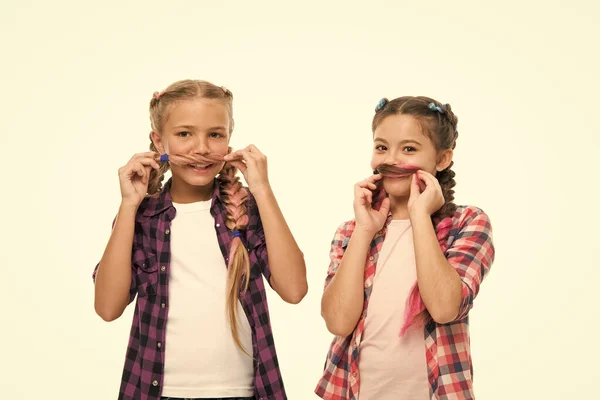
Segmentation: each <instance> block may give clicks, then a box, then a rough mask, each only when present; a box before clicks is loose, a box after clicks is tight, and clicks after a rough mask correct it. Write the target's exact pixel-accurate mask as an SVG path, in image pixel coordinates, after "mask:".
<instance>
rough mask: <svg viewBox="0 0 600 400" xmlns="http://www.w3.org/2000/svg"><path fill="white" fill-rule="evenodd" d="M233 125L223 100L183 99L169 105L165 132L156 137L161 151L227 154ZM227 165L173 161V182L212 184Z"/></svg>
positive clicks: (190, 153)
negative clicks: (181, 163)
mask: <svg viewBox="0 0 600 400" xmlns="http://www.w3.org/2000/svg"><path fill="white" fill-rule="evenodd" d="M229 125H230V118H229V114H228V112H227V108H226V107H225V105H224V104H223V103H222V102H221V101H219V100H216V99H202V98H195V99H186V100H180V101H177V102H175V103H173V104H172V105H171V106H170V107H169V109H168V111H167V116H166V120H165V121H164V124H163V128H162V132H161V134H156V133H153V135H152V138H153V140H154V143H155V145H156V148H157V149H158V151H160V152H161V153H167V154H183V155H194V154H199V155H204V156H206V155H208V154H219V155H222V156H223V155H225V154H227V153H228V152H229V138H230V136H229ZM224 164H225V163H224V162H217V163H213V164H195V165H190V164H188V165H174V164H171V172H172V173H173V181H174V182H175V181H177V182H180V183H179V184H181V183H184V184H187V185H189V186H195V187H198V186H207V185H211V184H212V182H213V180H214V178H215V176H216V175H217V174H218V173H219V172H220V171H221V169H222V168H223V166H224Z"/></svg>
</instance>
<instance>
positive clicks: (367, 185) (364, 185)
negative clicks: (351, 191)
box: [358, 180, 377, 190]
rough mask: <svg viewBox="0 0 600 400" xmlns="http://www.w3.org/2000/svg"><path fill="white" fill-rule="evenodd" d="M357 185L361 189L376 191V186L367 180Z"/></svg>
mask: <svg viewBox="0 0 600 400" xmlns="http://www.w3.org/2000/svg"><path fill="white" fill-rule="evenodd" d="M358 185H359V187H361V188H366V189H371V190H375V189H377V185H375V184H374V183H372V182H369V181H368V180H364V181H362V182H360V183H359V184H358Z"/></svg>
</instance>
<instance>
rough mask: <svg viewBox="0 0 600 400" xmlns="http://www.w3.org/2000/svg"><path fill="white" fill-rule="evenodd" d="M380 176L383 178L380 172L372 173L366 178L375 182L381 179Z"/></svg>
mask: <svg viewBox="0 0 600 400" xmlns="http://www.w3.org/2000/svg"><path fill="white" fill-rule="evenodd" d="M382 178H383V175H381V174H373V175H371V176H369V177H368V178H367V179H366V180H367V181H369V182H373V183H375V182H377V181H379V180H381V179H382Z"/></svg>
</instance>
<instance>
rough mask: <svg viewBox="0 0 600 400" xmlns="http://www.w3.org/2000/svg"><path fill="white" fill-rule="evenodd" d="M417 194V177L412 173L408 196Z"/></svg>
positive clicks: (419, 191) (419, 192)
mask: <svg viewBox="0 0 600 400" xmlns="http://www.w3.org/2000/svg"><path fill="white" fill-rule="evenodd" d="M419 194H421V188H420V187H419V178H417V174H413V176H411V178H410V196H411V197H413V196H418V195H419Z"/></svg>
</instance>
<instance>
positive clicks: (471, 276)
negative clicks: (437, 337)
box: [446, 207, 495, 320]
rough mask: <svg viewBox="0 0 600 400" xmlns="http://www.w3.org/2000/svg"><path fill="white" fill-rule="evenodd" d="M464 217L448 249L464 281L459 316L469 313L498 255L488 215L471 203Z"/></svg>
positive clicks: (448, 257)
mask: <svg viewBox="0 0 600 400" xmlns="http://www.w3.org/2000/svg"><path fill="white" fill-rule="evenodd" d="M461 219H462V221H461V223H460V224H459V226H460V228H459V229H460V230H459V232H458V234H457V235H456V238H455V240H454V241H453V242H452V244H451V247H450V248H449V249H448V250H447V252H446V257H447V259H448V262H449V263H450V265H452V267H454V269H455V270H456V272H458V274H459V275H460V278H461V282H462V295H461V303H460V309H459V312H458V315H457V316H456V318H455V320H461V319H464V318H466V317H467V315H468V314H469V311H470V310H471V308H472V307H473V301H474V300H475V298H476V297H477V294H478V293H479V287H480V285H481V283H482V282H483V280H484V279H485V277H486V276H487V274H488V273H489V271H490V268H491V266H492V263H493V262H494V257H495V250H494V243H493V238H492V226H491V223H490V220H489V218H488V216H487V215H486V214H485V213H484V212H483V211H482V210H480V209H478V208H475V207H469V208H466V209H465V212H464V213H463V216H462V217H461Z"/></svg>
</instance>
